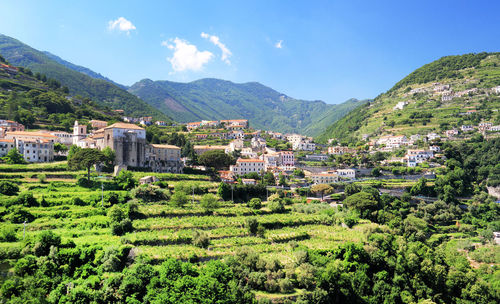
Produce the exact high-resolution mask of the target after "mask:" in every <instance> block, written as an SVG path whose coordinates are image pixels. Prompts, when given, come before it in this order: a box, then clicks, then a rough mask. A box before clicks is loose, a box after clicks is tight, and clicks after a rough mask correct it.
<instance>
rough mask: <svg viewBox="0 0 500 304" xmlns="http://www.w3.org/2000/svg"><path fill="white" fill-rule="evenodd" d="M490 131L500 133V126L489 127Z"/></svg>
mask: <svg viewBox="0 0 500 304" xmlns="http://www.w3.org/2000/svg"><path fill="white" fill-rule="evenodd" d="M490 131H492V132H500V125H498V126H491V128H490Z"/></svg>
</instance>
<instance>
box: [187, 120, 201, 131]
mask: <svg viewBox="0 0 500 304" xmlns="http://www.w3.org/2000/svg"><path fill="white" fill-rule="evenodd" d="M200 126H201V121H197V122H188V123H187V124H186V128H187V129H188V131H189V132H191V131H193V130H196V129H198V128H199V127H200Z"/></svg>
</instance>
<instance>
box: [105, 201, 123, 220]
mask: <svg viewBox="0 0 500 304" xmlns="http://www.w3.org/2000/svg"><path fill="white" fill-rule="evenodd" d="M108 217H109V219H110V220H111V222H116V223H119V222H121V221H122V220H124V219H125V218H126V217H125V212H124V211H123V209H122V208H121V207H120V206H118V205H114V206H113V207H111V208H110V209H109V211H108Z"/></svg>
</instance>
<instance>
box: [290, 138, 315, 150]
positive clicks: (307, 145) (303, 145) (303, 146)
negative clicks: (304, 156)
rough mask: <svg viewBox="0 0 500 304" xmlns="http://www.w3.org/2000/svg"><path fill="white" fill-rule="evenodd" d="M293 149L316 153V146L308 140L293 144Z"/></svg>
mask: <svg viewBox="0 0 500 304" xmlns="http://www.w3.org/2000/svg"><path fill="white" fill-rule="evenodd" d="M292 149H293V150H295V151H314V150H316V144H315V143H313V142H309V141H308V140H301V141H298V142H294V143H293V144H292Z"/></svg>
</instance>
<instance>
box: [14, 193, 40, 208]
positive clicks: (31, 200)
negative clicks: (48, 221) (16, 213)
mask: <svg viewBox="0 0 500 304" xmlns="http://www.w3.org/2000/svg"><path fill="white" fill-rule="evenodd" d="M16 203H17V204H19V205H23V206H24V207H38V206H39V204H38V202H37V200H36V198H35V197H33V194H31V193H30V192H23V193H21V194H19V196H18V197H17V199H16Z"/></svg>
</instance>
